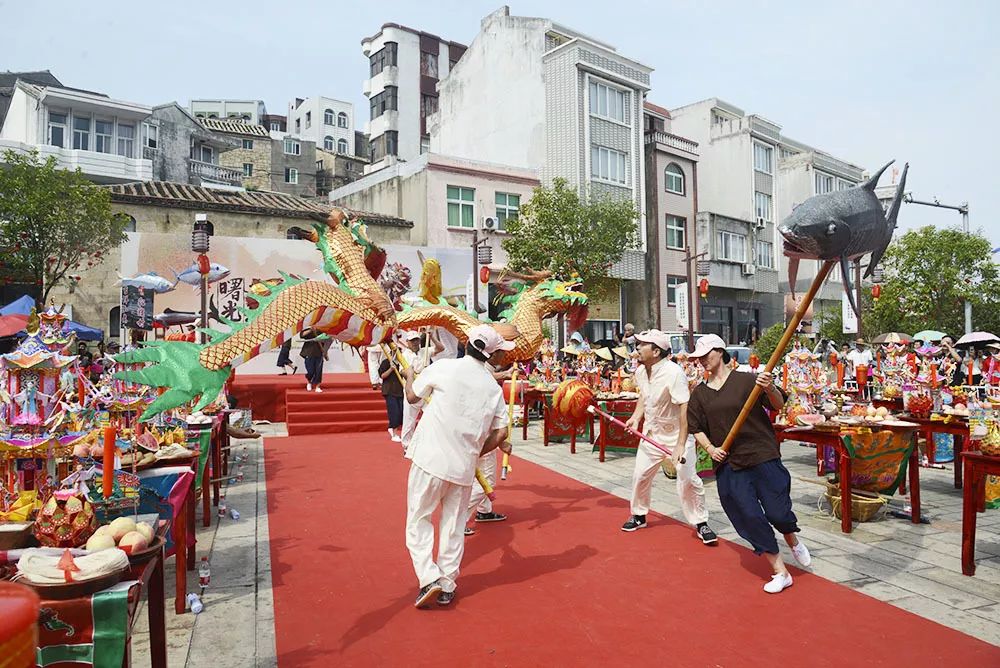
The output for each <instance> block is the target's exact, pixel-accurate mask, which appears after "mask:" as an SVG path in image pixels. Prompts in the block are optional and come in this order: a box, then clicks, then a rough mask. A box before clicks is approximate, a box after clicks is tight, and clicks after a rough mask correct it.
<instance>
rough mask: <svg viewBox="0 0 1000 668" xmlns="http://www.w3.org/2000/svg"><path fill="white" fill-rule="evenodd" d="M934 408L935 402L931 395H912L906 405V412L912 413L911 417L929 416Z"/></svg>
mask: <svg viewBox="0 0 1000 668" xmlns="http://www.w3.org/2000/svg"><path fill="white" fill-rule="evenodd" d="M933 407H934V400H933V399H931V397H930V395H929V394H911V395H910V398H909V401H908V402H907V403H906V410H908V411H910V415H914V416H916V417H926V416H929V415H930V414H931V409H932V408H933Z"/></svg>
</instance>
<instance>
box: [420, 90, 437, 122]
mask: <svg viewBox="0 0 1000 668" xmlns="http://www.w3.org/2000/svg"><path fill="white" fill-rule="evenodd" d="M437 110H438V98H437V95H421V96H420V118H427V117H428V116H430V115H431V114H433V113H434V112H436V111H437Z"/></svg>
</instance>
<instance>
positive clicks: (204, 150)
mask: <svg viewBox="0 0 1000 668" xmlns="http://www.w3.org/2000/svg"><path fill="white" fill-rule="evenodd" d="M214 157H215V151H213V150H212V147H211V146H205V145H204V144H203V145H202V146H201V161H202V162H207V163H209V164H211V163H212V158H214Z"/></svg>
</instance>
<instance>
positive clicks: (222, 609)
mask: <svg viewBox="0 0 1000 668" xmlns="http://www.w3.org/2000/svg"><path fill="white" fill-rule="evenodd" d="M258 428H259V429H260V430H261V432H262V433H263V434H264V435H265V437H267V436H272V437H277V436H285V435H286V432H285V425H283V424H275V425H263V426H260V427H258ZM519 436H520V432H518V433H517V434H515V440H514V460H513V463H514V467H515V471H514V474H513V475H515V476H516V462H517V459H518V458H523V459H525V460H528V461H531V462H534V463H536V464H539V465H541V466H544V467H546V468H548V469H551V470H553V471H556V472H559V473H562V474H563V475H566V476H569V477H570V478H573V479H575V480H579V481H581V482H584V483H586V484H589V485H592V486H594V487H596V488H598V489H601V490H604V491H606V492H608V493H609V494H613V495H615V496H618V497H620V498H621V499H622V504H621V508H622V515H621V520H622V522H624V521H625V520H626V519H627V518H628V513H629V510H628V502H627V501H626V499H627V498H628V496H629V493H630V489H629V488H630V481H631V476H632V466H633V462H634V458H633V457H632V456H629V455H623V454H614V453H609V455H608V458H607V461H606V462H604V463H601V462H599V461H598V458H597V453H596V452H590V445H589V444H587V443H581V444H578V446H577V454H575V455H572V454H570V452H569V444H552V445H550V446H549V447H547V448H546V447H543V446H542V443H541V433H540V427H539V426H537V425H535V424H533V425H532V427H531V428H530V429H529V434H528V440H527V441H522V440H520V438H519ZM234 443H235V447H234V451H236V452H239V451H241V450H245V452H246V454H247V461H246V462H245V463H243V464H242V466H243V472H244V481H243V482H242V483H237V484H235V485H233V486H232V487H231V488H229V489H226V488H225V485H224V489H226V501H227V503H228V504H229V506H230V507H234V508H236V509H237V510H239V512H240V514H241V517H240V519H239V520H238V521H234V520H232V519H230V518H228V517H226V518H219V517H218V516H213V518H212V526H211V527H210V528H208V529H202V528H201V522H200V517H199V522H198V534H197V535H198V548H197V554H198V558H199V559H200V558H201V557H202V556H203V555H208V556H209V561H210V563H211V565H212V584H211V586H210V587H209V588H208V590H207V591H206V593H205V596H204V598H203V601H204V604H205V610H204V612H202V613H201V614H200V615H193V614H191V613H190V612H187V613H185V614H183V615H175V614H174V613H173V573H174V571H173V559H170V560H168V562H167V569H166V578H167V587H166V590H167V643H168V662H169V665H170V666H186V667H189V668H199V667H211V668H228V667H230V666H232V667H234V668H235V667H237V666H239V667H245V666H276V665H277V659H276V652H275V638H274V602H273V598H272V592H271V572H270V557H269V547H268V526H267V494H266V490H265V484H264V458H263V443H262V442H261V441H256V442H255V441H243V442H234ZM782 455H783V459H784V462H785V465H786V466H787V467H788V469H789V471H790V472H791V474H792V500H793V502H794V504H795V512H796V514H797V515H798V518H799V523H800V525H801V527H802V533H801V534H800V536H801V538H802V539H803V540H804V541H805V542H806V544H807V545H808V546H809V549H810V551H811V552H812V555H813V565H812V567H811V568H810V569H809V570H811V571H812V572H813V573H814V574H816V575H818V576H820V577H824V578H827V579H829V580H832V581H834V582H839V583H841V584H843V585H845V586H847V587H851V588H852V589H856V590H858V591H860V592H862V593H864V594H866V595H868V596H872V597H874V598H877V599H879V600H882V601H886V602H887V603H890V604H891V605H894V606H897V607H900V608H903V609H906V610H909V611H910V612H913V613H914V614H917V615H920V616H921V617H926V618H927V619H931V620H934V621H936V622H938V623H940V624H943V625H945V626H949V627H952V628H954V629H958V630H959V631H962V632H963V633H966V634H968V635H971V636H974V637H976V638H980V639H982V640H985V641H987V642H990V643H992V644H994V645H1000V511H988V512H987V513H985V514H983V515H980V516H979V524H978V528H979V530H978V536H977V538H978V540H977V543H976V556H977V559H976V562H977V570H976V576H975V577H971V578H970V577H966V576H964V575H962V569H961V531H962V524H961V514H962V496H961V492H960V491H959V490H956V489H954V487H953V485H952V471H951V469H950V465H949V468H948V470H936V469H921V472H920V482H921V485H920V487H921V501H922V505H923V514H924V516H925V517H927V518H929V519H930V520H931V523H930V524H927V525H925V524H912V523H911V522H909V520H901V519H894V518H892V517H885V518H883V519H879V520H877V521H873V522H866V523H861V524H859V523H855V527H854V532H853V533H851V534H843V533H841V531H840V521H839V520H837V519H834V518H832V517H830V515H829V514H828V513H826V512H822V511H821V510H819V508H818V507H817V501H818V500H819V498H820V497H821V496H822V495H823V488H822V487H820V486H817V485H814V484H810V483H807V482H804V481H802V480H800V478H806V479H809V480H815V481H819V480H821V478H818V477H816V475H815V461H816V459H815V452H814V450H813V449H812V448H811V447H807V446H802V445H798V444H796V443H793V442H790V441H789V442H786V443H785V444H783V445H782ZM500 485H501V486H502V485H503V483H502V482H501V483H500ZM705 491H706V499H707V501H708V507H709V514H710V517H709V519H710V523H711V525H712V527H713V528H714V529H715V531H716V532H717V533H718V534H719V536H720V537H721V538H724V539H727V540H732V541H734V542H736V543H738V544H741V545H745V543H743V541H742V540H741V539H740V538H739V537H738V536H737V535H736V532H735V531H734V530H733V528H732V525H730V523H729V521H728V520H727V518H726V516H725V514H724V513H723V512H722V507H721V505H720V504H719V500H718V495H717V493H716V490H715V484H714V483H712V482H709V483H708V484H707V485H706V490H705ZM902 504H903V500H902V499H901V498H898V497H897V499H895V500H894V501H893V503H892V507H894V508H897V509H901V508H902ZM652 509H653V511H655V512H657V513H660V514H662V515H666V516H669V517H672V518H675V519H679V520H681V521H683V516H682V515H681V511H680V502H679V499H678V497H677V492H676V486H675V483H674V481H672V480H667V479H666V478H665V477H664V476H662V475H658V476H657V478H656V482H655V483H654V488H653V504H652ZM199 515H200V513H199ZM655 523H656V520H655V518H653V519H652V524H653V525H654V526H655ZM610 529H613V530H617V527H611V528H610ZM692 540H694V538H693V537H692ZM779 544H782V541H779ZM782 549H783V550H784V552H785V554H784V556H785V559H786V560H787V561H789V562H790V563H794V562H793V559H792V557H791V555H790V554H789V553H788V550H787V548H786V547H785V546H784V545H783V544H782ZM188 590H189V591H196V590H197V577H196V575H192V577H191V578H190V580H189V585H188ZM133 665H135V666H148V665H149V635H148V629H147V626H146V612H145V609H143V610H141V611H140V614H139V621H138V623H137V626H136V629H135V631H134V634H133Z"/></svg>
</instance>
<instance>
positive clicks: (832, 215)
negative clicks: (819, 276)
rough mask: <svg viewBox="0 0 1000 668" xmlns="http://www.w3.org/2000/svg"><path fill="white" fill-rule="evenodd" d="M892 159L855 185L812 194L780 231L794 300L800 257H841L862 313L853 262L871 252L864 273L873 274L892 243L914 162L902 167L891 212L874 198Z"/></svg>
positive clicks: (847, 284)
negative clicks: (852, 266)
mask: <svg viewBox="0 0 1000 668" xmlns="http://www.w3.org/2000/svg"><path fill="white" fill-rule="evenodd" d="M893 162H895V161H890V162H888V163H887V164H886V165H885V166H884V167H882V169H880V170H878V171H877V172H875V174H873V175H872V177H871V178H870V179H868V180H867V181H865V182H863V183H860V184H858V185H856V186H854V187H853V188H849V189H847V190H839V191H837V192H832V193H825V194H823V195H816V196H815V197H810V198H809V199H807V200H806V201H805V202H803V203H802V204H800V205H798V206H797V207H795V209H793V210H792V213H791V214H790V215H789V216H788V218H786V219H785V221H784V223H782V225H781V227H779V228H778V232H780V233H781V236H782V237H784V238H785V247H784V252H785V255H786V256H787V257H788V285H789V289H790V290H791V292H792V297H793V298H794V297H795V279H796V276H797V275H798V271H799V260H802V259H810V260H838V261H839V262H840V274H841V277H842V278H843V280H844V290H845V291H846V292H847V298H848V300H849V301H850V303H851V308H853V309H854V312H855V313H856V314H858V313H859V311H858V305H857V303H856V302H855V299H854V291H853V290H852V289H851V271H850V261H851V260H854V259H856V258H858V257H861V256H862V255H865V254H866V253H871V254H872V257H871V262H869V264H868V271H867V272H865V276H871V275H872V272H873V271H874V270H875V265H877V264H878V263H879V261H880V260H881V259H882V256H883V255H885V249H886V248H887V247H888V246H889V242H890V241H892V233H893V230H895V229H896V216H897V215H899V207H900V205H901V204H902V203H903V189H904V188H905V187H906V172H907V171H908V170H909V168H910V166H909V164H907V165H906V166H904V167H903V175H902V177H900V179H899V185H898V186H896V196H895V197H894V198H893V200H892V204H890V205H889V209H888V211H883V209H882V204H881V202H879V199H878V198H877V197H876V196H875V186H876V185H878V180H879V178H880V177H881V176H882V173H883V172H885V170H886V169H888V167H889V165H891V164H892V163H893Z"/></svg>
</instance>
